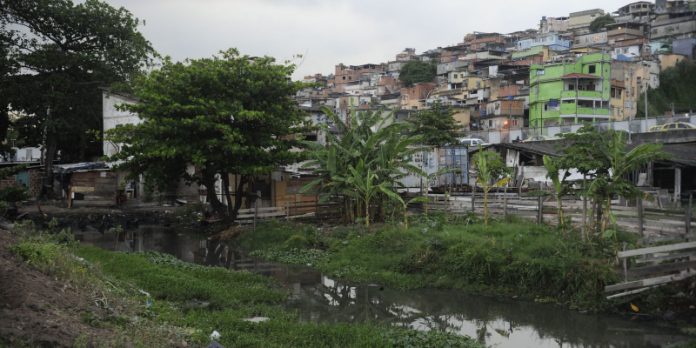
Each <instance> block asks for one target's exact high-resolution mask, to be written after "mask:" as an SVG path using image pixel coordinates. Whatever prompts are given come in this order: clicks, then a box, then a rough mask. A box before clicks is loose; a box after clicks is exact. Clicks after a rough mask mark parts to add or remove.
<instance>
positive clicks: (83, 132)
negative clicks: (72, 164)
mask: <svg viewBox="0 0 696 348" xmlns="http://www.w3.org/2000/svg"><path fill="white" fill-rule="evenodd" d="M139 24H140V22H139V21H138V19H137V18H135V17H133V15H132V14H131V13H130V12H128V10H126V9H124V8H114V7H112V6H111V5H109V4H107V3H105V2H102V1H98V0H87V1H79V2H78V3H77V4H76V3H74V2H73V1H71V0H52V1H16V0H0V54H1V55H2V58H0V59H2V60H3V61H1V62H0V63H2V67H0V140H5V131H6V130H7V127H8V124H7V122H8V113H7V111H8V108H9V105H11V108H12V110H13V111H14V112H16V115H17V118H16V119H15V120H13V121H12V123H13V125H12V129H13V132H14V137H16V140H17V145H19V146H20V147H21V146H38V145H43V146H44V147H45V150H46V154H45V156H46V160H45V161H44V163H46V174H47V177H50V174H51V171H52V169H51V165H52V163H53V160H54V159H56V155H57V154H58V151H59V150H60V155H61V158H60V159H61V160H63V161H80V160H86V159H90V158H92V157H93V156H99V155H100V154H101V130H102V102H101V94H102V91H101V90H100V87H115V88H123V87H124V86H126V85H127V84H128V83H130V82H131V81H133V79H134V78H135V76H138V75H139V74H140V73H141V72H142V71H143V70H144V68H145V67H146V65H147V64H148V63H149V62H150V61H151V59H152V57H153V55H154V54H155V53H154V50H153V49H152V47H151V45H150V43H149V42H147V40H146V39H145V38H144V37H143V36H142V35H141V34H140V32H139V31H138V26H139ZM8 104H9V105H8ZM52 183H53V182H52V180H49V181H47V185H49V186H50V185H52Z"/></svg>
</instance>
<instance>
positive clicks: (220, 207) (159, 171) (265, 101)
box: [109, 49, 304, 219]
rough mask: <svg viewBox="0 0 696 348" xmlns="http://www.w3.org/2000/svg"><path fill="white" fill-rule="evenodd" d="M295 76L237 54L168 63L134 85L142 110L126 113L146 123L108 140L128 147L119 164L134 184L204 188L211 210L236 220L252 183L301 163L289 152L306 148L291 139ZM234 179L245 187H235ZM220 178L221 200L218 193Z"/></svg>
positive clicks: (296, 123) (298, 119)
mask: <svg viewBox="0 0 696 348" xmlns="http://www.w3.org/2000/svg"><path fill="white" fill-rule="evenodd" d="M293 70H294V67H293V66H291V65H284V64H278V63H276V62H275V60H274V59H273V58H270V57H250V56H246V55H241V54H239V52H237V51H236V50H234V49H230V50H227V51H225V52H221V54H220V55H219V56H214V57H212V58H202V59H192V60H187V61H185V62H178V63H175V62H172V61H170V60H168V59H166V60H165V61H164V64H163V65H162V67H161V68H160V69H158V70H155V71H152V72H150V74H149V75H148V76H147V77H146V78H142V79H139V80H138V82H137V83H136V84H135V87H134V95H135V96H136V97H137V98H138V99H139V103H138V104H135V105H127V106H125V107H126V108H127V109H128V110H129V111H132V112H135V113H137V114H138V115H139V116H140V118H142V119H143V122H142V123H140V124H138V125H124V126H120V127H117V128H116V129H114V130H113V132H112V133H110V134H109V137H110V139H111V140H112V141H114V142H115V143H124V144H125V145H123V146H122V148H121V151H120V152H119V153H118V154H117V155H115V158H113V160H122V161H125V163H124V164H123V167H125V169H128V170H129V172H130V174H131V175H132V176H134V177H137V175H139V174H143V175H144V176H145V182H146V183H150V184H152V183H154V184H157V187H156V188H157V189H159V190H166V188H167V187H168V186H169V185H171V184H172V183H176V182H178V180H179V179H184V180H186V181H188V182H195V183H196V184H203V185H205V186H206V187H207V188H208V190H207V193H208V202H209V203H210V205H211V208H212V209H213V210H214V211H215V212H216V213H218V214H219V215H221V216H229V217H231V218H232V219H234V217H236V214H237V211H238V210H239V208H240V206H241V205H242V200H243V198H244V194H242V193H243V192H247V191H248V187H249V186H251V185H252V184H253V182H252V181H253V178H254V175H256V174H261V173H269V172H271V171H272V170H274V169H276V168H277V167H278V166H280V165H285V164H289V163H295V162H296V161H297V160H298V158H299V155H300V153H299V152H297V151H291V149H294V148H297V147H299V146H300V144H299V143H298V142H297V141H295V140H294V139H293V137H292V136H291V135H292V134H296V133H298V132H301V129H300V126H301V124H302V122H303V117H304V115H303V113H302V112H301V111H300V110H299V107H298V106H297V103H296V102H295V101H294V100H293V99H292V97H293V96H294V93H295V92H296V91H297V90H298V89H299V88H300V87H301V84H300V83H297V82H290V76H291V74H292V72H293ZM189 165H193V166H195V170H194V171H189V170H187V166H189ZM229 174H237V175H239V177H240V179H239V181H238V182H236V183H235V182H232V183H231V182H229ZM218 175H219V177H220V180H222V183H223V184H222V191H223V192H222V199H220V198H219V196H218V195H217V194H216V193H215V190H214V189H213V187H215V180H216V176H218ZM231 185H232V186H233V187H235V188H236V190H235V192H237V194H235V195H234V198H233V196H232V195H231V194H230V192H229V191H230V190H229V187H230V186H231ZM221 200H222V201H227V202H226V203H227V204H223V202H221Z"/></svg>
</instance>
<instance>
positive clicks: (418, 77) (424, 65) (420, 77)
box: [399, 60, 437, 86]
mask: <svg viewBox="0 0 696 348" xmlns="http://www.w3.org/2000/svg"><path fill="white" fill-rule="evenodd" d="M436 73H437V68H436V66H435V65H434V64H432V63H428V62H422V61H420V60H412V61H409V62H406V64H404V66H402V67H401V70H400V71H399V80H400V81H401V83H403V84H404V85H405V86H412V85H413V84H414V83H419V82H433V80H434V79H435V74H436Z"/></svg>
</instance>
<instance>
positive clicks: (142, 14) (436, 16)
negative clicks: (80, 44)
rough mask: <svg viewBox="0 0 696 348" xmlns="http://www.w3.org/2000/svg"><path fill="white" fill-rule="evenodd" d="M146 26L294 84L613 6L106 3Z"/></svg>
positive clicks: (174, 41)
mask: <svg viewBox="0 0 696 348" xmlns="http://www.w3.org/2000/svg"><path fill="white" fill-rule="evenodd" d="M106 1H107V2H108V3H110V4H111V5H112V6H115V7H120V6H123V7H126V8H127V9H128V10H130V11H131V12H132V13H133V14H134V15H135V16H136V17H138V18H140V19H141V20H144V21H145V25H144V26H143V27H142V28H141V31H142V33H143V34H144V35H145V37H146V38H147V39H148V40H149V41H150V42H152V44H153V46H154V47H155V49H156V50H157V51H158V52H159V53H160V54H162V55H169V56H171V57H172V58H173V59H175V60H183V59H185V58H200V57H208V56H211V55H213V54H215V53H217V52H218V51H220V50H224V49H227V48H230V47H235V48H237V49H239V51H240V52H241V53H243V54H249V55H257V56H258V55H269V56H273V57H276V58H277V59H278V60H279V61H284V60H289V59H293V56H294V55H296V54H301V55H303V57H304V58H303V59H294V60H293V62H294V63H295V64H297V65H298V68H297V71H296V73H295V75H294V77H295V78H301V77H302V76H305V75H310V74H314V73H323V74H329V73H333V71H334V65H336V64H338V63H344V64H348V65H350V64H353V65H357V64H364V63H380V62H386V61H389V60H393V59H394V55H396V54H397V53H399V52H400V51H401V50H402V49H403V48H405V47H413V48H415V49H416V52H417V53H421V52H423V51H425V50H428V49H431V48H436V47H444V46H448V45H453V44H456V43H458V42H461V41H462V39H463V37H464V35H465V34H466V33H470V32H473V31H482V32H500V33H509V32H513V31H517V30H523V29H528V28H538V26H539V20H540V19H541V17H542V16H548V17H560V16H567V15H568V13H570V12H574V11H581V10H587V9H593V8H601V9H603V10H605V11H608V12H613V11H616V10H617V9H618V8H619V7H621V6H623V5H625V4H628V3H629V2H630V1H627V0H624V1H618V0H582V1H578V0H565V1H563V0H524V1H523V0H483V1H481V0H420V1H411V0H401V1H399V0H354V1H349V0H294V1H292V0H106Z"/></svg>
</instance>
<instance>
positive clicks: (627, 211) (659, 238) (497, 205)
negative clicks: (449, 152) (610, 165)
mask: <svg viewBox="0 0 696 348" xmlns="http://www.w3.org/2000/svg"><path fill="white" fill-rule="evenodd" d="M429 198H430V199H429V203H427V209H429V210H434V211H442V212H447V213H450V214H455V215H464V214H468V213H471V212H475V213H477V214H480V213H482V212H483V196H482V194H480V193H477V194H475V195H474V196H473V199H472V195H471V194H469V195H466V196H447V195H430V196H429ZM639 202H640V201H639ZM615 203H617V204H614V205H612V213H613V214H614V217H615V218H616V223H617V225H618V227H619V228H621V229H623V230H626V231H635V232H637V233H638V234H639V235H641V237H642V238H643V241H644V243H645V244H654V243H661V242H669V241H685V240H687V239H689V238H691V239H694V236H693V235H694V233H693V232H694V231H696V229H694V227H696V226H695V225H694V221H693V217H692V214H691V211H692V209H691V208H690V205H687V206H686V207H685V208H684V209H683V210H674V209H672V210H669V209H657V208H644V207H643V206H642V204H638V205H637V206H635V207H630V206H625V205H619V204H618V202H615ZM424 208H425V207H424ZM488 208H489V213H490V214H491V215H492V216H499V217H502V216H506V215H514V216H517V217H520V218H524V219H528V220H532V221H536V222H538V223H541V222H544V223H548V224H552V225H555V224H557V223H558V215H557V202H556V200H555V199H554V198H553V197H552V196H545V197H538V196H523V195H519V194H518V193H507V194H506V193H492V194H490V195H489V203H488ZM590 210H591V208H590V203H589V202H586V203H585V202H583V201H582V200H578V199H575V198H572V197H567V198H564V199H563V211H564V214H565V217H566V219H569V220H570V222H571V223H572V224H573V225H574V226H576V227H578V228H580V229H582V228H584V226H586V225H587V223H588V222H589V221H590V219H592V217H591V216H589V215H590Z"/></svg>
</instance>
